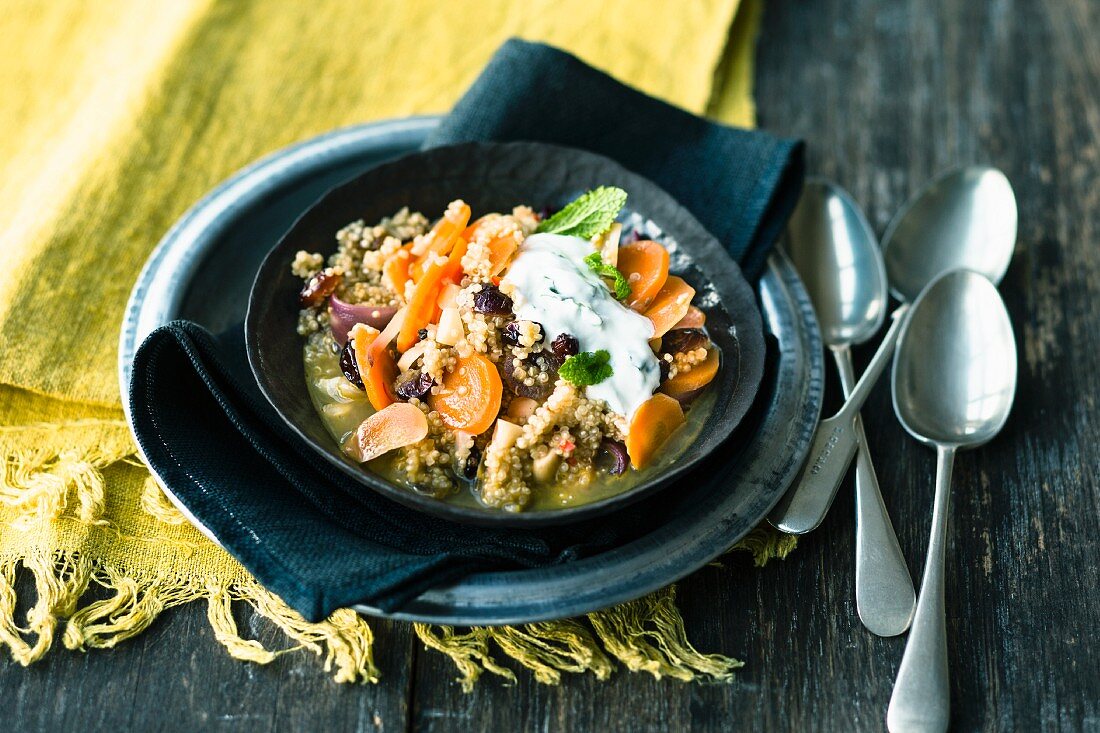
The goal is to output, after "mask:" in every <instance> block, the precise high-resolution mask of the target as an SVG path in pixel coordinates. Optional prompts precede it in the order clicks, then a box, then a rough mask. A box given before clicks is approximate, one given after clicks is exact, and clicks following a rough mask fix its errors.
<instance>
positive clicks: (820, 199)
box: [785, 179, 887, 346]
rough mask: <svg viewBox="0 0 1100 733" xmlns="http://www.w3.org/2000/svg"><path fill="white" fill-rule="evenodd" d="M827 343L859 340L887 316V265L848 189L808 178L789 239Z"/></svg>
mask: <svg viewBox="0 0 1100 733" xmlns="http://www.w3.org/2000/svg"><path fill="white" fill-rule="evenodd" d="M785 247H786V250H787V254H788V255H790V258H791V261H792V262H793V263H794V266H795V269H797V270H798V275H799V277H801V278H802V282H803V283H804V284H805V286H806V290H807V291H808V292H809V294H810V299H811V300H812V301H813V304H814V311H815V312H816V313H817V322H818V325H819V326H820V327H821V336H822V339H823V340H824V341H825V344H826V345H827V346H839V345H848V344H861V343H863V342H864V341H866V340H867V339H869V338H871V337H872V336H874V335H875V334H876V333H877V332H878V330H879V328H881V327H882V321H883V319H884V318H885V317H886V300H887V283H886V268H885V266H884V265H883V262H882V255H881V253H880V252H879V250H878V245H877V240H876V239H875V233H874V232H873V231H871V225H870V224H868V223H867V218H866V217H865V216H864V215H863V212H862V211H860V209H859V207H858V206H857V205H856V203H855V202H854V201H853V200H852V198H851V197H850V196H849V195H848V194H847V192H846V191H844V190H843V189H841V188H839V187H838V186H835V185H833V184H832V183H830V182H828V181H825V180H822V179H810V180H809V181H807V182H806V185H805V188H803V190H802V196H801V198H799V200H798V206H797V207H796V208H795V210H794V213H793V214H791V219H790V222H789V223H788V224H787V239H786V241H785Z"/></svg>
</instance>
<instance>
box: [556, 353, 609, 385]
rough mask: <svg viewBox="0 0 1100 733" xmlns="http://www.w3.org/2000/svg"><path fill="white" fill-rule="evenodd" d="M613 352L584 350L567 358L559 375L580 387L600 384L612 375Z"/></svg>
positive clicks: (559, 370)
mask: <svg viewBox="0 0 1100 733" xmlns="http://www.w3.org/2000/svg"><path fill="white" fill-rule="evenodd" d="M610 360H611V354H609V353H607V351H606V350H604V349H600V350H599V351H596V352H592V351H582V352H581V353H579V354H574V355H573V356H571V357H569V358H568V359H566V360H565V363H563V364H562V365H561V368H559V369H558V376H559V377H561V378H562V379H564V380H565V381H567V382H569V383H570V384H575V385H577V386H578V387H587V386H589V385H591V384H599V383H600V382H602V381H603V380H605V379H607V378H608V377H610V376H611V375H612V373H613V372H612V371H611V364H609V363H608V362H609V361H610Z"/></svg>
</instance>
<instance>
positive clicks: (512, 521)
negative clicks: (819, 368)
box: [244, 141, 764, 528]
mask: <svg viewBox="0 0 1100 733" xmlns="http://www.w3.org/2000/svg"><path fill="white" fill-rule="evenodd" d="M530 147H537V148H543V149H546V150H548V151H551V152H553V151H560V152H561V153H562V154H563V155H573V156H576V155H580V156H584V157H587V158H590V159H592V160H593V161H599V162H600V164H601V165H604V166H610V167H611V168H612V169H615V174H616V176H617V177H619V178H620V179H622V180H624V181H629V183H626V184H624V185H626V186H628V187H629V186H641V187H648V188H649V189H650V192H651V193H652V194H654V195H656V196H659V197H663V198H665V199H666V200H667V202H668V203H670V204H673V205H674V206H675V209H676V210H677V217H678V222H677V223H678V224H679V225H680V226H681V228H683V227H688V228H693V229H695V230H696V232H694V233H693V234H694V235H697V236H694V237H693V238H694V239H696V240H698V243H699V244H700V245H701V246H703V247H704V248H705V249H708V250H710V251H711V252H710V253H711V254H714V255H718V260H719V262H720V263H721V265H719V269H724V270H727V271H728V272H725V273H717V274H718V275H719V276H722V275H730V276H731V277H721V279H719V278H718V277H714V276H711V275H709V274H707V275H704V277H705V278H706V281H707V283H708V284H710V285H711V286H712V287H713V288H714V289H715V291H717V290H718V289H719V287H721V288H723V289H726V290H728V291H729V292H728V293H727V294H726V295H731V296H733V297H732V298H730V297H725V295H723V296H722V297H720V298H719V301H718V303H717V304H716V305H717V306H719V307H722V308H723V309H724V310H725V311H726V312H727V313H728V314H730V316H731V320H732V319H733V316H734V313H736V314H737V326H738V327H737V330H736V334H735V339H736V343H737V346H738V367H739V376H738V378H737V380H736V381H735V382H734V385H735V388H737V387H739V386H740V385H742V384H744V385H746V386H745V391H747V392H748V398H747V399H744V400H743V401H742V402H743V404H740V405H736V407H737V408H738V409H735V410H732V411H731V414H733V415H734V416H733V417H732V418H731V419H727V420H726V421H725V423H724V424H723V426H722V431H721V432H722V434H721V435H719V436H718V437H717V438H716V439H714V443H713V445H711V446H710V448H709V449H708V450H706V451H704V452H699V453H698V454H697V455H695V456H694V457H690V458H689V459H687V460H678V461H676V462H675V463H674V464H673V465H671V466H668V467H667V468H665V469H664V470H663V471H661V472H660V473H658V474H656V475H654V476H652V477H650V478H648V479H645V480H643V481H641V482H639V483H638V484H636V485H635V486H634V487H632V488H630V489H627V490H625V491H622V492H620V493H617V494H613V495H611V496H608V497H604V498H602V499H598V500H596V501H593V502H589V503H586V504H581V505H578V506H574V507H568V508H564V509H550V510H546V509H544V510H532V511H520V512H506V511H502V510H498V509H490V508H484V509H479V508H473V507H467V506H462V505H457V504H453V503H450V502H446V501H441V500H439V499H436V498H434V497H431V496H428V495H424V494H418V493H416V492H414V491H411V490H409V489H408V488H407V487H404V486H400V485H398V484H395V483H393V482H391V481H389V480H387V479H385V478H384V477H383V476H381V475H379V474H377V473H375V472H373V471H370V470H367V469H364V468H362V467H361V466H358V465H353V464H351V463H349V462H347V461H345V460H344V459H343V458H342V457H341V456H338V455H337V454H336V451H337V450H338V447H336V443H335V441H333V442H332V446H322V445H320V444H318V443H317V442H316V441H315V440H314V439H313V438H312V437H311V436H309V435H308V434H306V432H305V431H304V430H303V429H302V427H300V426H299V425H298V424H297V423H296V421H294V420H293V419H291V418H290V416H288V415H287V414H285V413H284V411H283V410H282V409H281V407H280V405H279V398H278V396H277V394H275V391H274V389H273V385H272V383H271V381H270V380H269V377H268V374H267V371H266V370H265V369H264V368H263V364H262V358H261V356H260V350H261V347H260V345H259V344H258V343H257V338H256V330H257V321H258V319H259V318H260V317H261V315H260V313H259V311H260V308H259V307H258V306H257V301H258V296H259V295H260V293H261V285H263V284H266V282H267V278H266V277H265V275H267V274H268V273H269V272H270V271H272V270H273V269H275V268H285V267H286V266H288V264H289V263H288V262H282V261H281V256H282V254H283V253H282V252H281V250H282V249H283V246H284V244H285V243H286V242H287V240H288V239H289V238H290V237H291V235H292V234H293V233H294V232H295V230H296V229H297V228H298V226H299V225H300V224H301V223H302V221H303V220H304V219H306V218H307V217H309V216H310V215H311V214H312V213H313V212H314V211H315V210H316V209H317V208H318V207H321V206H323V205H324V204H325V202H326V201H328V200H329V198H330V197H332V196H334V195H336V194H337V193H338V192H340V191H341V190H342V189H344V188H345V187H348V186H351V185H354V184H355V183H356V182H357V181H359V180H360V179H361V178H362V177H364V176H367V175H371V174H372V173H374V172H375V171H377V170H379V169H383V168H388V167H390V166H401V165H407V164H408V163H409V161H411V160H415V159H419V158H422V157H423V156H426V155H446V154H448V153H452V152H457V151H461V150H465V149H470V148H473V149H479V150H483V151H488V154H489V155H491V154H493V152H494V151H504V150H506V149H516V148H530ZM483 155H484V153H483ZM628 192H629V188H628ZM640 213H641V214H642V215H645V212H644V211H642V212H640ZM662 246H665V245H662ZM688 254H689V257H690V258H691V260H692V261H693V262H694V261H696V260H697V259H698V257H696V255H695V254H693V253H691V252H689V253H688ZM277 258H280V262H275V260H276V259H277ZM719 283H721V285H720V286H719ZM731 301H733V302H731ZM742 329H744V330H742ZM763 333H764V329H763V318H762V314H761V312H760V307H759V304H758V303H757V299H756V294H755V291H754V290H753V288H752V286H751V285H750V284H749V283H748V281H747V280H746V279H745V277H744V275H743V273H742V272H741V269H740V267H739V266H738V265H737V263H736V262H735V261H734V260H733V259H732V258H731V257H730V256H729V254H728V253H727V252H726V250H725V249H724V248H723V247H722V246H721V244H720V243H719V242H718V240H717V239H716V238H715V237H714V235H713V234H711V233H710V232H709V231H708V230H707V229H706V228H705V227H703V225H702V224H701V223H700V222H699V221H698V219H696V218H695V216H694V215H693V214H692V213H691V212H690V211H689V210H688V209H687V208H686V207H685V206H683V204H681V203H680V202H679V201H677V200H676V199H675V198H673V197H672V196H671V195H670V194H669V193H668V192H667V191H665V190H664V189H663V188H661V187H660V186H659V185H658V184H656V183H654V182H653V181H651V180H650V179H648V178H645V177H643V176H641V175H639V174H637V173H635V172H633V171H630V170H629V169H627V168H626V167H625V166H623V165H622V164H620V163H618V162H617V161H615V160H612V159H610V158H608V157H606V156H603V155H599V154H597V153H593V152H590V151H587V150H583V149H580V148H575V147H569V146H563V145H554V144H550V143H541V142H527V141H524V142H465V143H457V144H453V145H446V146H439V147H433V148H428V149H424V150H418V151H414V152H411V153H408V154H406V155H402V156H400V157H397V158H394V159H391V160H387V161H385V162H383V163H381V164H379V165H377V166H374V167H373V168H371V169H369V170H367V171H364V172H362V173H359V174H357V175H356V176H354V177H352V178H350V179H348V180H346V181H343V182H342V183H339V184H337V185H335V186H333V187H332V188H330V189H329V190H328V191H326V192H325V193H324V194H322V195H321V196H320V197H319V198H318V199H317V200H315V201H314V202H313V203H312V204H310V206H309V207H307V208H306V209H305V210H304V211H303V212H302V213H301V214H300V215H299V216H298V217H296V219H295V220H294V223H293V224H292V225H291V226H290V228H289V229H287V231H286V232H284V233H283V235H282V236H281V237H280V238H279V239H278V241H277V242H276V243H275V244H274V245H273V246H272V247H271V249H270V250H268V252H267V254H266V255H265V256H264V258H263V260H262V262H261V263H260V265H259V267H258V268H257V270H256V275H255V276H254V278H253V281H252V285H251V287H250V289H249V296H248V307H247V311H246V316H245V322H244V336H245V350H246V353H247V357H248V362H249V367H250V369H251V371H252V374H253V376H254V378H255V380H256V383H257V385H258V386H259V389H260V391H261V393H262V394H263V396H264V399H265V400H266V401H267V402H268V404H269V405H271V407H272V408H273V409H274V410H275V412H276V413H277V414H278V415H279V417H280V418H281V419H282V420H283V422H284V423H285V424H286V425H287V426H288V427H289V428H290V429H291V431H292V432H293V433H294V434H295V435H296V436H297V437H298V438H299V439H300V440H302V441H303V442H304V443H305V444H306V445H308V446H309V447H310V449H311V450H312V451H313V452H314V453H316V454H318V455H320V456H321V457H322V458H324V460H326V461H327V462H328V463H329V464H330V465H332V466H334V467H336V468H338V469H339V470H340V471H341V472H342V473H344V474H345V475H347V476H349V477H350V478H352V479H354V480H355V481H357V482H358V483H360V484H363V485H365V486H367V487H369V488H370V489H372V490H374V491H375V492H377V493H378V494H380V495H381V496H384V497H386V498H388V499H391V500H393V501H397V502H398V503H400V504H403V505H405V506H407V507H410V508H412V509H416V510H418V511H423V512H426V513H428V514H431V515H433V516H436V517H440V518H443V519H448V520H451V521H455V522H459V523H463V524H469V525H477V526H497V527H527V528H535V527H547V526H553V525H563V524H569V523H572V522H579V521H583V520H586V519H591V518H593V517H595V516H598V515H601V514H605V513H608V512H611V511H614V510H617V509H620V508H622V507H625V506H627V505H629V504H632V503H634V502H636V501H639V500H641V499H643V498H645V497H648V496H652V495H653V494H654V493H656V492H657V491H659V490H661V489H663V488H666V487H667V486H669V485H670V484H671V483H672V482H674V481H675V480H676V479H678V478H680V477H682V476H683V475H685V474H686V473H688V472H690V471H691V470H692V469H693V468H695V467H697V466H698V465H699V464H700V463H702V462H703V461H704V460H706V459H707V458H708V457H710V456H711V455H712V453H714V451H715V450H717V449H719V448H721V447H722V446H723V445H725V444H726V442H727V440H728V439H729V437H730V435H732V434H733V432H734V431H735V430H736V428H737V427H738V425H740V424H741V422H742V420H743V419H744V417H745V414H746V413H747V412H748V411H749V409H750V407H751V406H752V404H753V403H754V402H755V401H756V399H757V398H758V393H759V389H760V386H761V382H762V380H763V372H764V336H763ZM746 347H748V348H746ZM303 387H304V385H303ZM731 402H732V399H731ZM731 406H732V405H731ZM698 439H699V438H696V440H698Z"/></svg>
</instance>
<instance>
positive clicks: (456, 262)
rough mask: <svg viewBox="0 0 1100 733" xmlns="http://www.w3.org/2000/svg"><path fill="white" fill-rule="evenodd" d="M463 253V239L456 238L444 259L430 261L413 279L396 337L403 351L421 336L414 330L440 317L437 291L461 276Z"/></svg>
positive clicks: (398, 348)
mask: <svg viewBox="0 0 1100 733" xmlns="http://www.w3.org/2000/svg"><path fill="white" fill-rule="evenodd" d="M465 254H466V240H465V239H459V240H458V242H457V244H455V246H454V248H453V249H452V250H451V254H450V255H449V256H448V257H447V259H446V261H444V262H436V261H433V262H432V264H431V265H429V266H428V269H427V270H425V271H424V276H423V277H421V278H420V280H419V281H418V282H417V283H416V288H415V289H414V290H413V294H412V297H411V298H409V305H408V312H407V313H406V314H405V322H404V323H403V324H402V325H401V333H400V334H399V335H398V337H397V350H398V351H400V352H402V353H404V352H406V351H408V350H409V349H411V348H412V347H413V344H415V343H416V342H417V341H419V340H420V337H419V336H418V335H417V332H418V331H420V329H422V328H424V327H426V326H427V325H428V324H429V323H432V322H433V321H435V320H436V319H438V318H439V313H440V312H441V309H440V307H439V293H440V291H441V290H442V289H443V286H444V285H447V284H448V283H451V282H455V281H457V280H460V279H462V257H463V256H464V255H465Z"/></svg>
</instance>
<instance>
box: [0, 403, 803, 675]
mask: <svg viewBox="0 0 1100 733" xmlns="http://www.w3.org/2000/svg"><path fill="white" fill-rule="evenodd" d="M135 451H136V447H135V445H134V443H133V440H132V438H131V436H130V432H129V430H128V428H127V427H126V424H125V423H124V422H122V421H118V420H80V421H73V422H69V423H64V424H60V425H44V424H39V425H30V426H16V427H0V455H2V456H3V460H4V466H3V471H2V472H0V503H3V504H6V505H7V506H9V507H10V508H12V509H14V510H16V513H17V519H16V520H15V522H13V523H12V525H11V526H10V527H9V528H8V529H7V530H6V531H26V530H32V531H33V529H34V525H38V526H39V527H42V526H48V525H49V523H51V522H54V521H57V520H59V519H61V518H63V516H64V518H66V519H74V520H78V521H80V522H82V523H84V524H88V525H106V524H108V522H107V521H106V520H105V519H104V518H103V517H104V516H105V512H106V515H109V514H110V512H109V511H107V495H106V494H107V491H106V485H107V484H106V481H105V479H104V475H103V471H104V470H106V469H107V468H108V467H109V466H111V465H113V464H116V463H120V462H122V463H125V464H129V465H132V466H136V467H139V468H143V467H144V466H143V464H142V463H141V462H140V461H138V460H137V458H136V457H135ZM140 505H141V508H142V510H143V511H145V512H147V513H148V514H149V515H151V516H153V517H155V518H156V519H158V520H159V521H161V522H164V523H167V524H182V523H184V522H186V518H185V517H184V516H183V515H182V513H181V512H180V511H179V510H178V509H177V508H176V506H175V505H174V504H172V502H171V501H170V500H169V499H168V498H167V497H166V496H165V495H164V493H163V491H162V490H161V489H160V487H159V486H158V485H157V483H156V482H155V480H154V479H153V477H152V476H151V475H150V476H147V477H146V478H145V481H144V484H143V487H142V492H141V496H140ZM796 541H797V540H796V539H795V538H794V537H792V536H788V535H784V534H782V533H780V532H777V531H775V530H772V529H770V528H758V529H755V530H753V531H752V532H751V533H750V534H749V535H748V536H747V537H745V538H744V539H742V540H741V541H740V542H738V543H737V545H735V546H734V547H733V548H732V549H734V550H743V551H747V552H750V553H751V554H752V555H753V560H754V562H755V564H756V565H758V566H760V565H763V564H764V563H766V562H767V561H768V560H770V559H772V558H782V557H785V556H786V555H787V553H789V552H790V551H791V550H792V549H793V548H794V546H795V544H796ZM20 570H23V571H26V572H29V573H30V575H31V578H32V579H33V582H34V588H35V592H36V599H35V602H34V604H33V606H32V607H31V608H30V609H29V610H28V611H27V612H26V620H25V622H24V623H23V624H20V623H17V621H16V609H17V605H18V596H17V592H16V578H17V575H18V573H19V571H20ZM93 584H94V585H95V586H96V587H98V588H99V589H101V590H105V591H107V592H108V593H109V595H108V596H107V597H105V598H97V599H96V600H91V601H89V602H87V603H86V604H85V605H83V606H81V605H80V601H81V599H82V597H83V596H84V595H85V594H86V592H87V591H88V589H89V587H91V586H92V585H93ZM96 595H97V596H98V595H102V594H96ZM203 600H205V601H206V604H207V620H208V621H209V623H210V626H211V629H212V630H213V631H214V636H215V638H216V639H217V640H218V642H219V643H221V644H222V646H224V647H225V649H226V651H227V652H228V653H229V654H230V656H232V657H233V658H234V659H239V660H242V661H247V662H251V663H255V664H270V663H271V662H273V661H275V660H276V659H277V658H279V657H280V656H282V655H283V654H286V653H288V652H293V651H301V650H307V651H311V652H313V653H314V654H316V655H317V656H319V657H323V658H324V668H325V670H326V671H327V672H330V673H332V674H333V677H334V679H335V680H336V681H337V682H371V683H374V682H377V681H378V680H379V678H380V673H379V671H378V668H377V667H376V666H375V663H374V658H373V647H374V635H373V632H372V631H371V628H370V626H369V625H368V624H367V622H366V621H365V620H364V619H363V618H362V617H361V616H359V615H358V614H357V613H355V612H354V611H352V610H351V609H346V608H345V609H340V610H338V611H336V612H334V613H333V614H332V615H331V616H329V618H327V619H326V620H324V621H322V622H319V623H311V622H309V621H306V620H305V619H304V618H303V617H302V616H301V615H300V614H298V613H297V612H296V611H294V610H293V609H291V608H290V607H289V606H287V605H286V604H285V603H283V602H282V600H280V599H279V598H278V597H277V596H275V595H274V594H272V593H270V592H269V591H267V590H266V589H264V588H263V587H262V586H261V585H260V584H259V583H257V582H256V581H254V580H251V579H247V580H243V581H242V580H235V581H232V582H225V581H220V580H217V579H209V580H203V579H196V578H182V577H177V576H175V575H172V574H169V573H158V574H150V575H142V574H138V575H135V574H134V573H133V572H132V569H127V570H123V569H121V568H119V567H116V566H114V565H112V564H110V563H108V562H104V561H102V560H93V559H91V558H89V557H88V556H87V555H84V554H82V553H80V552H68V551H62V550H54V551H52V552H51V551H38V550H33V551H26V552H22V553H16V554H14V555H12V556H5V557H0V645H2V646H6V647H8V649H9V651H10V652H11V655H12V658H13V659H14V660H15V661H16V662H18V663H19V664H21V665H24V666H26V665H29V664H31V663H33V662H35V661H37V660H39V659H41V658H42V657H43V656H44V655H45V654H46V653H47V652H48V651H49V650H50V648H51V647H52V646H53V643H54V641H55V640H56V639H57V637H58V632H59V629H60V628H61V625H62V623H64V629H63V631H62V632H61V637H60V638H61V641H62V643H63V644H64V646H65V647H67V648H68V649H72V650H80V651H85V650H87V649H102V648H111V647H114V646H115V645H116V644H118V643H120V642H122V641H124V640H126V639H129V638H131V637H133V636H136V635H137V634H139V633H141V632H142V631H144V630H145V629H147V628H148V627H149V626H150V625H151V624H152V623H153V622H154V621H156V619H157V618H158V617H159V616H160V614H161V613H162V612H164V611H165V610H167V609H169V608H172V607H174V606H178V605H182V604H184V603H190V602H195V601H203ZM241 602H243V603H247V604H248V605H249V606H251V607H252V608H253V609H254V610H255V612H256V613H258V614H259V615H260V616H263V617H264V618H266V619H268V620H269V621H271V622H272V623H273V624H275V626H277V627H278V628H279V629H281V630H282V632H283V633H284V634H285V635H286V636H287V638H288V639H290V640H291V641H292V642H294V643H295V645H294V646H291V647H289V648H285V649H276V650H272V649H268V648H267V647H265V646H264V645H263V644H262V643H261V642H259V641H257V640H255V639H246V638H244V637H243V636H241V634H240V630H239V629H238V626H237V622H236V620H235V619H234V617H233V605H234V604H235V603H241ZM414 629H415V632H416V634H417V636H418V637H419V638H420V640H421V641H422V642H423V643H424V645H425V646H426V647H428V648H430V649H434V650H436V651H438V652H441V653H443V654H445V655H446V656H448V657H449V658H450V659H451V660H452V661H453V662H454V664H455V666H456V667H457V669H458V672H459V677H458V681H459V683H460V684H461V686H462V689H463V690H464V691H465V692H471V691H473V689H474V686H475V684H476V683H477V680H478V678H479V677H480V675H481V674H482V673H483V672H489V673H491V674H494V675H497V676H499V677H501V678H503V679H504V680H505V681H507V682H509V683H514V682H515V681H516V676H515V672H513V671H512V669H510V668H508V667H506V666H504V665H503V664H502V662H501V660H499V659H498V654H503V655H504V657H506V658H507V659H510V660H512V661H514V662H515V663H517V664H519V665H520V666H521V667H524V668H526V669H528V670H529V671H530V672H531V674H532V675H533V676H534V678H535V679H536V680H537V681H538V682H540V683H543V684H547V685H557V684H560V683H561V678H562V674H563V673H571V674H584V673H591V674H592V675H593V676H595V677H596V679H598V680H601V681H602V680H606V679H608V678H609V677H610V676H611V674H612V672H613V671H614V669H615V666H616V664H615V662H616V661H617V662H618V664H621V665H622V666H623V667H625V668H626V669H627V670H629V671H631V672H647V673H649V674H652V675H653V676H654V677H656V678H658V679H660V678H662V677H671V678H673V679H678V680H682V681H685V682H689V681H693V680H701V681H713V682H728V681H730V680H731V679H732V676H733V672H734V670H736V669H737V668H739V667H740V666H742V663H741V662H740V661H738V660H736V659H733V658H731V657H726V656H724V655H721V654H703V653H701V652H699V651H698V650H697V649H695V647H694V646H692V644H691V643H690V642H689V641H688V639H687V632H686V630H685V627H684V620H683V617H682V616H681V615H680V612H679V610H678V609H677V606H676V591H675V586H672V587H669V588H666V589H663V590H660V591H657V592H656V593H653V594H651V595H649V596H646V597H644V598H641V599H638V600H635V601H630V602H628V603H624V604H621V605H619V606H616V607H614V608H610V609H606V610H603V611H598V612H596V613H591V614H589V615H588V616H587V617H586V618H584V619H566V620H561V621H548V622H542V623H533V624H526V625H523V626H514V627H474V628H470V629H467V630H465V631H461V632H460V631H456V630H455V629H454V628H453V627H450V626H429V625H426V624H415V625H414ZM613 660H614V661H613Z"/></svg>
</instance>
